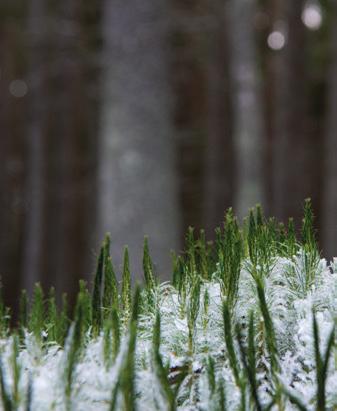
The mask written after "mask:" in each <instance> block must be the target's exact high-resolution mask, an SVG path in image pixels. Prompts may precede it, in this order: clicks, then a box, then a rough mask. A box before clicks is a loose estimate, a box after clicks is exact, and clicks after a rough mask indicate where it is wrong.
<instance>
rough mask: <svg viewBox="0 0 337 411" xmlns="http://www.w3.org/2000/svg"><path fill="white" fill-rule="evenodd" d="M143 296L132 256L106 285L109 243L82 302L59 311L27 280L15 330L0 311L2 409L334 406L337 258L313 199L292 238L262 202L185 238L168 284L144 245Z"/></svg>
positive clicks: (111, 271)
mask: <svg viewBox="0 0 337 411" xmlns="http://www.w3.org/2000/svg"><path fill="white" fill-rule="evenodd" d="M143 269H144V280H145V281H144V287H143V288H142V289H140V288H139V287H136V288H135V290H134V291H133V292H132V286H131V272H130V266H129V255H128V250H127V249H125V252H124V267H123V273H122V279H121V282H120V283H119V282H118V281H117V279H116V275H115V272H114V268H113V264H112V261H111V258H110V239H109V236H107V237H106V239H105V241H104V243H103V246H102V248H101V250H100V253H99V256H98V263H97V272H96V275H95V280H94V284H93V291H92V293H91V294H90V293H89V291H88V290H87V288H86V285H85V283H84V282H80V286H79V293H78V296H77V303H76V307H75V309H74V312H73V314H72V315H71V314H70V313H69V308H68V304H67V300H66V297H65V296H64V298H63V305H62V307H61V308H59V307H57V306H56V303H55V295H54V290H53V289H51V290H50V291H49V293H48V295H47V296H45V295H44V293H43V290H42V289H41V287H40V286H39V285H36V287H35V291H34V295H33V298H32V301H31V303H29V301H28V298H27V294H26V293H25V292H23V293H22V297H21V302H20V315H19V322H18V325H17V326H16V327H12V326H10V316H9V310H8V309H7V308H5V307H4V306H3V304H1V305H0V391H1V409H3V410H5V411H12V410H34V411H35V410H36V411H40V410H41V411H43V410H60V411H75V410H78V411H80V410H93V411H94V410H95V411H96V410H97V411H100V410H102V411H103V410H104V411H105V410H106V411H108V410H110V411H112V410H125V411H131V410H136V409H137V410H140V411H142V410H144V411H147V410H167V411H173V410H186V411H187V410H201V411H202V410H205V411H206V410H207V411H208V410H214V411H218V410H219V411H220V410H242V411H245V410H280V411H283V410H296V409H300V410H317V411H318V410H319V411H321V410H333V409H337V350H336V345H335V334H334V330H335V320H336V315H337V260H336V259H335V260H333V262H332V263H331V264H328V263H327V262H326V261H325V260H324V259H322V258H320V255H319V252H318V249H317V244H316V240H315V231H314V228H313V214H312V210H311V205H310V202H309V201H306V203H305V207H304V218H303V224H302V229H301V235H300V239H297V236H296V230H295V227H294V223H293V221H292V220H290V221H289V223H288V225H287V226H284V225H283V224H281V223H278V222H276V220H274V219H266V218H265V217H264V216H263V213H262V210H261V208H260V207H257V208H256V209H255V210H252V211H251V212H250V214H249V216H248V218H247V219H246V220H245V221H244V223H243V226H242V227H239V225H238V223H237V220H236V218H235V216H234V214H233V212H232V210H229V211H228V212H227V214H226V216H225V222H224V227H222V228H219V229H217V230H216V239H215V241H214V242H207V241H206V239H205V233H204V232H203V231H201V233H200V236H198V238H195V234H194V231H193V229H189V231H188V233H187V236H186V251H185V252H184V253H182V254H181V255H173V275H172V280H171V281H170V282H163V283H160V282H159V280H158V279H157V278H156V276H155V271H154V266H153V263H152V260H151V257H150V253H149V245H148V240H147V239H145V242H144V257H143Z"/></svg>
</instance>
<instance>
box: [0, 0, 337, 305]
mask: <svg viewBox="0 0 337 411" xmlns="http://www.w3.org/2000/svg"><path fill="white" fill-rule="evenodd" d="M336 155H337V1H336V0H330V1H327V0H325V1H318V0H308V1H302V0H260V1H259V0H128V1H125V0H90V1H89V0H1V2H0V275H1V278H2V284H3V293H4V295H5V299H6V302H7V303H8V304H10V305H12V306H14V307H15V301H16V299H17V295H18V292H19V291H18V290H19V289H20V288H22V287H25V288H27V289H28V290H31V289H32V285H33V283H34V282H36V281H40V282H41V283H42V284H43V285H45V286H50V285H54V286H55V287H56V289H57V292H60V291H68V292H69V293H70V294H71V295H72V294H73V293H74V290H76V289H77V283H78V279H79V278H87V279H88V278H90V276H91V271H92V269H93V267H94V263H95V251H94V250H96V249H97V246H98V244H99V242H100V240H101V239H102V238H103V234H104V233H105V232H106V231H110V232H111V235H112V256H113V260H114V263H115V266H116V270H117V271H119V266H120V261H121V255H122V248H123V246H124V245H125V244H128V245H129V248H130V252H131V270H132V272H133V275H134V277H140V276H141V248H142V241H143V236H144V234H148V235H149V237H150V248H151V253H152V256H153V259H154V262H155V263H156V267H157V271H158V274H159V275H160V276H161V277H162V278H165V276H166V273H167V272H168V270H170V268H169V267H170V261H169V260H170V255H169V251H170V249H172V248H174V249H178V250H179V248H180V245H181V242H182V239H183V237H184V232H185V231H186V229H187V227H188V226H190V225H191V226H194V227H195V228H196V229H197V230H198V229H200V228H201V227H205V228H206V231H207V235H208V236H209V238H212V236H213V230H214V228H215V227H216V225H218V224H220V223H221V221H222V219H223V213H224V210H225V209H226V208H227V207H229V206H233V207H234V209H235V211H236V212H237V213H238V214H239V215H240V216H243V215H244V214H246V212H247V210H248V208H249V207H251V206H253V205H255V204H256V203H257V202H260V203H262V204H263V206H264V209H265V212H266V214H267V215H273V216H275V217H277V218H279V219H283V220H286V219H287V218H288V217H289V216H295V219H297V220H298V219H300V216H301V215H302V204H303V200H304V198H306V197H311V198H312V201H313V204H314V208H315V210H316V215H317V225H318V226H319V228H320V233H321V238H320V244H321V248H322V250H323V254H324V255H326V256H328V257H330V256H332V255H333V254H336V253H337V161H336Z"/></svg>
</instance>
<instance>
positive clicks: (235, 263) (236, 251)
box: [220, 209, 243, 308]
mask: <svg viewBox="0 0 337 411" xmlns="http://www.w3.org/2000/svg"><path fill="white" fill-rule="evenodd" d="M242 257H243V244H242V238H241V233H240V230H239V227H238V223H237V220H236V218H235V217H234V214H233V210H232V209H229V210H228V212H227V214H226V216H225V226H224V238H223V240H222V247H221V250H220V267H221V277H222V278H221V279H222V282H221V285H222V289H223V294H224V296H225V298H226V299H227V301H228V304H229V307H231V308H233V306H234V304H235V302H236V297H237V292H238V287H239V279H240V270H241V260H242Z"/></svg>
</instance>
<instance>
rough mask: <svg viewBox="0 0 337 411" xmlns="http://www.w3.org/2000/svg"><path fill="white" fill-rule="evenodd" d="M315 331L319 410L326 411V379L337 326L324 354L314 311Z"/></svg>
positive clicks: (331, 334) (331, 333)
mask: <svg viewBox="0 0 337 411" xmlns="http://www.w3.org/2000/svg"><path fill="white" fill-rule="evenodd" d="M313 331H314V345H315V359H316V380H317V405H316V410H317V411H325V410H326V409H327V408H326V379H327V372H328V365H329V359H330V354H331V350H332V347H333V344H334V340H335V327H333V329H332V331H331V332H330V335H329V337H328V341H327V347H326V350H325V353H324V355H323V356H322V355H321V353H320V349H319V341H320V339H319V330H318V324H317V320H316V316H315V313H313Z"/></svg>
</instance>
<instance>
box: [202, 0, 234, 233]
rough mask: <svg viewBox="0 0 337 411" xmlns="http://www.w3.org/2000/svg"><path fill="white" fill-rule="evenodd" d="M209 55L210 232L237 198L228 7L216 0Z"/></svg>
mask: <svg viewBox="0 0 337 411" xmlns="http://www.w3.org/2000/svg"><path fill="white" fill-rule="evenodd" d="M211 16H212V21H213V27H212V32H211V33H210V34H211V36H210V41H209V56H208V59H207V60H208V78H207V80H208V138H207V147H206V161H205V175H204V223H205V226H206V228H207V231H208V234H209V235H211V236H212V235H213V234H214V228H215V227H217V226H219V225H220V223H221V222H222V221H223V217H224V211H225V209H226V208H228V207H230V206H232V205H233V200H234V195H233V192H234V181H233V176H234V172H233V169H234V161H233V141H232V121H231V105H230V73H229V67H228V61H229V44H228V33H227V30H226V24H225V23H226V21H227V19H226V10H225V9H224V7H223V2H222V0H220V1H214V2H213V8H212V14H211Z"/></svg>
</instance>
